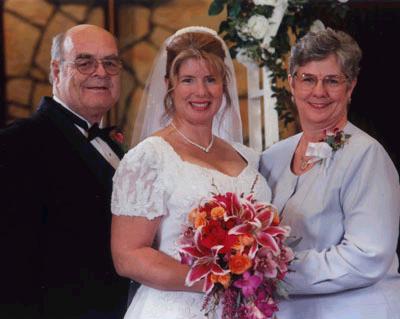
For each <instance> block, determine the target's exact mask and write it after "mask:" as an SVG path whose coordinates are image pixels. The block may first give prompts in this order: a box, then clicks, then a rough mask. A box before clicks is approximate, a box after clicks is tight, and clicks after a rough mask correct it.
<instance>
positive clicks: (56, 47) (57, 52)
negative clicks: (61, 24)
mask: <svg viewBox="0 0 400 319" xmlns="http://www.w3.org/2000/svg"><path fill="white" fill-rule="evenodd" d="M64 40H65V33H64V32H62V33H59V34H57V35H56V36H55V37H54V38H53V41H52V44H51V61H50V73H49V81H50V84H53V61H61V59H62V56H63V54H64V52H63V44H64Z"/></svg>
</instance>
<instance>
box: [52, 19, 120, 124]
mask: <svg viewBox="0 0 400 319" xmlns="http://www.w3.org/2000/svg"><path fill="white" fill-rule="evenodd" d="M89 57H93V58H95V59H97V60H98V61H99V60H102V59H115V58H117V57H118V49H117V45H116V43H115V40H114V38H113V36H112V35H111V34H110V33H108V32H107V31H105V30H104V29H101V28H99V27H95V26H78V27H74V28H72V29H71V30H70V31H69V32H67V34H66V37H65V40H64V43H63V56H62V61H61V62H60V61H53V62H52V63H53V78H54V83H53V93H54V94H55V95H56V96H57V97H58V98H60V99H61V100H62V101H63V102H64V103H65V104H66V105H67V106H68V107H70V108H71V109H72V110H73V111H75V112H77V113H78V114H80V115H81V116H83V117H84V118H85V119H87V120H88V121H89V122H91V123H93V122H99V121H100V119H101V117H102V116H103V115H104V114H105V113H106V112H107V111H108V110H109V109H110V108H111V107H112V106H113V105H114V104H115V103H116V102H117V100H118V98H119V94H120V76H119V74H117V75H109V74H107V73H106V72H105V70H104V68H103V66H102V64H101V63H99V65H98V67H97V68H96V70H94V71H93V73H91V74H82V73H80V72H79V71H78V70H77V68H76V65H75V64H74V63H71V62H75V61H76V60H77V59H78V60H79V59H81V58H89Z"/></svg>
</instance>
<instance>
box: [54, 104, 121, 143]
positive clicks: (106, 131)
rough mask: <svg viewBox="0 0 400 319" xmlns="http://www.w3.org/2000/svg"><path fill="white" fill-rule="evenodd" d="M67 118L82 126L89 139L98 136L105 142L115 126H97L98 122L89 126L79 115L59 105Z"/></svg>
mask: <svg viewBox="0 0 400 319" xmlns="http://www.w3.org/2000/svg"><path fill="white" fill-rule="evenodd" d="M60 110H61V111H62V112H63V113H64V114H65V115H66V116H68V118H69V119H70V120H71V121H72V122H73V123H74V124H76V125H78V126H79V127H81V128H83V129H84V130H85V131H86V132H87V133H88V137H87V138H88V140H89V141H91V140H93V139H95V138H96V137H100V138H101V139H103V140H104V141H106V142H107V143H108V142H109V140H110V132H111V131H112V130H113V129H115V128H116V126H110V127H105V128H99V124H98V123H94V124H93V125H92V126H91V127H90V128H89V125H88V124H87V122H86V121H84V120H83V119H81V118H80V117H79V116H77V115H75V114H74V113H72V112H70V111H69V110H67V109H66V108H63V107H61V109H60Z"/></svg>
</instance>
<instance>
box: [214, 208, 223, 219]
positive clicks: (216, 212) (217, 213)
mask: <svg viewBox="0 0 400 319" xmlns="http://www.w3.org/2000/svg"><path fill="white" fill-rule="evenodd" d="M224 214H225V209H224V208H223V207H221V206H217V207H214V208H213V209H211V218H212V219H214V220H217V219H221V218H223V217H224Z"/></svg>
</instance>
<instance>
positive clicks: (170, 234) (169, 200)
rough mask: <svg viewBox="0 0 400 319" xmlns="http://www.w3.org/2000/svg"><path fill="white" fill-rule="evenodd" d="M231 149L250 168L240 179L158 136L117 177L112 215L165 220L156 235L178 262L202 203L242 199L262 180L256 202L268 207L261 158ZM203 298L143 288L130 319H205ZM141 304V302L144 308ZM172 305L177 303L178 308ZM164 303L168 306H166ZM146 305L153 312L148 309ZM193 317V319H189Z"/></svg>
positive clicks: (134, 152)
mask: <svg viewBox="0 0 400 319" xmlns="http://www.w3.org/2000/svg"><path fill="white" fill-rule="evenodd" d="M232 146H233V147H234V148H235V149H236V150H237V152H239V153H240V155H241V156H242V157H243V158H245V159H246V161H247V163H248V165H247V166H246V167H245V168H244V169H243V170H242V172H241V173H240V174H239V175H238V176H229V175H226V174H224V173H221V172H219V171H217V170H214V169H209V168H205V167H201V166H198V165H195V164H192V163H190V162H187V161H183V160H182V159H181V157H180V156H179V155H178V154H177V153H176V152H175V151H174V149H173V148H172V146H171V145H170V144H168V143H167V142H166V141H165V140H164V139H163V138H161V137H157V136H153V137H149V138H147V139H145V140H144V141H143V142H141V143H140V144H138V145H137V146H136V147H135V148H134V149H132V150H130V151H129V152H128V153H127V154H126V155H125V157H124V158H123V160H122V161H121V163H120V165H119V167H118V169H117V171H116V173H115V176H114V190H113V195H112V202H111V210H112V213H113V214H115V215H128V216H143V217H146V218H148V219H154V218H156V217H159V216H163V219H162V222H161V224H160V228H159V230H158V233H157V240H156V242H157V243H158V246H157V248H158V249H159V250H160V251H163V252H165V253H166V254H168V255H170V256H172V257H174V258H175V259H177V260H179V253H178V249H177V245H176V240H177V238H178V236H179V235H180V233H181V230H182V227H181V226H182V225H184V224H185V223H186V222H187V215H188V213H189V212H190V211H191V210H192V209H193V208H194V207H196V206H197V205H198V204H199V203H200V201H201V200H202V199H205V198H209V197H210V196H211V193H213V192H214V193H215V192H220V193H225V192H228V191H229V192H236V193H237V194H240V193H249V192H250V190H251V188H252V185H253V184H254V182H255V180H256V179H257V180H256V183H255V185H254V187H253V190H254V193H255V198H256V199H257V200H259V201H268V202H269V201H270V199H271V191H270V189H269V187H268V185H267V183H266V182H265V180H264V178H263V177H262V176H261V175H260V174H259V173H258V162H259V156H258V155H257V154H256V153H255V152H254V151H253V150H252V149H249V148H247V147H246V146H244V145H242V144H238V143H236V144H233V145H232ZM256 176H258V177H257V178H256ZM199 296H200V303H199V301H196V302H197V305H196V304H195V305H193V304H192V303H193V300H192V299H193V298H199ZM143 298H145V299H146V300H143ZM148 298H150V299H148ZM201 298H202V295H201V294H193V293H186V292H178V293H177V292H165V291H157V290H155V289H151V288H149V287H145V286H142V287H141V288H140V289H139V291H138V293H137V294H136V296H135V298H134V302H133V303H132V305H131V307H130V309H129V311H128V313H127V317H126V318H135V319H138V318H156V317H154V315H155V313H154V311H156V314H157V311H160V312H159V318H171V319H172V318H173V319H176V318H180V316H181V315H182V317H183V314H185V317H184V318H185V319H186V318H192V317H193V318H202V316H198V315H199V314H200V311H199V310H200V308H201V304H202V301H201ZM138 299H142V300H141V301H140V303H139V302H138ZM171 299H172V300H175V302H173V305H174V306H173V307H171V302H172V301H171ZM152 300H153V301H154V303H153V302H152ZM162 300H164V301H165V304H164V305H163V302H162ZM145 301H146V302H145ZM167 303H168V304H169V305H168V307H167ZM189 303H190V304H189ZM135 304H136V306H135ZM139 304H140V306H139ZM145 304H146V305H147V304H149V305H151V306H149V307H148V309H147V306H144V305H145ZM193 307H195V308H193ZM131 308H132V309H131ZM133 308H135V309H133ZM139 308H140V309H139ZM144 308H146V309H147V310H146V309H144ZM167 308H168V309H171V311H172V313H171V314H169V317H168V315H167V314H166V312H165V309H167ZM156 309H159V310H156ZM179 309H180V310H179ZM192 311H193V312H194V315H193V316H189V313H191V312H192ZM150 313H151V314H152V316H150V315H149V314H150ZM196 314H197V315H196Z"/></svg>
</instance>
